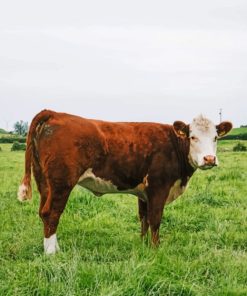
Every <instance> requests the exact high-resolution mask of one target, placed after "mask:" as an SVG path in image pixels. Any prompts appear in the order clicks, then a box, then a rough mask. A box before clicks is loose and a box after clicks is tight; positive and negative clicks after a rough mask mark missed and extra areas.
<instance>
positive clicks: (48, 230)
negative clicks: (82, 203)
mask: <svg viewBox="0 0 247 296" xmlns="http://www.w3.org/2000/svg"><path fill="white" fill-rule="evenodd" d="M71 190H72V188H66V189H64V190H63V191H62V190H61V189H60V190H54V188H51V189H50V190H48V195H47V199H46V202H45V203H43V205H42V204H41V207H42V206H43V207H42V209H41V210H40V215H41V218H42V221H43V223H44V251H45V253H46V254H54V253H56V251H59V246H58V242H57V236H56V231H57V226H58V223H59V219H60V216H61V215H62V213H63V210H64V208H65V206H66V203H67V200H68V197H69V194H70V192H71Z"/></svg>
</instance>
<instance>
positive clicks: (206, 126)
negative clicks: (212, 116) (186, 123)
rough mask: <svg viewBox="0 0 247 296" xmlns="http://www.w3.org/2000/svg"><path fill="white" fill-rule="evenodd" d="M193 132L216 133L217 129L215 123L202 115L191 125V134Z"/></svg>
mask: <svg viewBox="0 0 247 296" xmlns="http://www.w3.org/2000/svg"><path fill="white" fill-rule="evenodd" d="M193 132H200V133H215V132H216V128H215V125H214V123H213V122H212V121H211V120H209V119H207V118H206V117H204V116H203V115H200V116H198V117H196V118H194V119H193V121H192V123H191V124H190V133H193Z"/></svg>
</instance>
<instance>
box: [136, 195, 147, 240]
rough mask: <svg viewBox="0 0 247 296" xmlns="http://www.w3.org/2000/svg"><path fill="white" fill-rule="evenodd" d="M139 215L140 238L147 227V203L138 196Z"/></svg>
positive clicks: (144, 233)
mask: <svg viewBox="0 0 247 296" xmlns="http://www.w3.org/2000/svg"><path fill="white" fill-rule="evenodd" d="M138 207H139V217H140V221H141V238H143V237H144V236H145V235H146V233H147V231H148V228H149V224H148V217H147V203H146V202H144V201H143V200H141V199H140V198H138Z"/></svg>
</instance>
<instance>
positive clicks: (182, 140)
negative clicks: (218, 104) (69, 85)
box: [18, 110, 232, 254]
mask: <svg viewBox="0 0 247 296" xmlns="http://www.w3.org/2000/svg"><path fill="white" fill-rule="evenodd" d="M231 128H232V124H231V123H230V122H222V123H220V124H219V125H216V126H215V125H214V124H213V123H212V122H211V121H210V120H208V119H206V118H204V117H202V116H199V117H197V118H195V119H194V120H193V121H192V123H191V124H190V125H187V124H185V123H183V122H181V121H176V122H174V124H173V125H168V124H160V123H145V122H144V123H137V122H116V123H115V122H114V123H113V122H105V121H99V120H92V119H85V118H81V117H78V116H74V115H69V114H65V113H57V112H54V111H49V110H43V111H41V112H40V113H39V114H37V115H36V116H35V117H34V119H33V121H32V123H31V126H30V130H29V134H28V138H27V150H26V159H25V176H24V178H23V180H22V184H21V185H20V187H19V192H18V199H19V200H20V201H24V200H26V199H31V195H32V193H31V166H32V170H33V174H34V177H35V180H36V183H37V186H38V190H39V192H40V196H41V200H40V208H39V215H40V217H41V219H42V221H43V223H44V249H45V253H47V254H52V253H55V252H56V251H57V250H58V249H59V247H58V243H57V237H56V230H57V226H58V223H59V218H60V216H61V214H62V212H63V210H64V208H65V205H66V203H67V200H68V197H69V195H70V192H71V190H72V189H73V187H74V186H75V185H76V184H79V185H81V186H82V187H85V188H87V189H89V190H91V191H92V192H93V193H94V194H95V195H98V196H100V195H103V194H105V193H130V194H134V195H136V196H137V197H138V204H139V216H140V220H141V235H142V236H144V235H145V234H146V233H147V231H148V228H149V227H150V229H151V240H152V243H153V244H154V245H157V244H158V243H159V227H160V221H161V217H162V213H163V208H164V205H165V204H167V203H170V202H171V201H173V200H175V199H176V198H177V197H178V196H179V195H181V194H182V193H183V191H184V189H185V187H186V184H187V182H188V180H189V179H190V177H191V176H192V174H193V173H194V172H195V170H196V169H197V168H200V169H208V168H212V167H214V166H216V165H217V164H218V160H217V157H216V142H217V138H219V137H222V136H224V135H225V134H226V133H228V132H229V131H230V130H231Z"/></svg>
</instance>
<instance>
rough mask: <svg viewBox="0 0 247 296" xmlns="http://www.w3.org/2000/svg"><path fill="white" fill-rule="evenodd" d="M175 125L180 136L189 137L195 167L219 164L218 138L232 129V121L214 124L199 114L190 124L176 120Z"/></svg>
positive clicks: (201, 167)
mask: <svg viewBox="0 0 247 296" xmlns="http://www.w3.org/2000/svg"><path fill="white" fill-rule="evenodd" d="M173 126H174V129H175V131H176V133H177V134H178V136H180V137H188V138H189V141H190V148H189V155H188V158H189V162H190V164H191V165H192V166H193V167H194V168H195V169H196V168H200V169H209V168H212V167H214V166H217V165H218V159H217V156H216V149H217V139H218V138H219V137H222V136H225V135H226V134H227V133H228V132H229V131H230V130H231V128H232V124H231V123H230V122H222V123H221V124H219V125H214V124H213V122H212V121H210V120H209V119H207V118H205V117H203V116H199V117H197V118H195V119H194V120H193V121H192V123H191V124H190V125H186V124H185V123H183V122H181V121H176V122H174V125H173Z"/></svg>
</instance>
